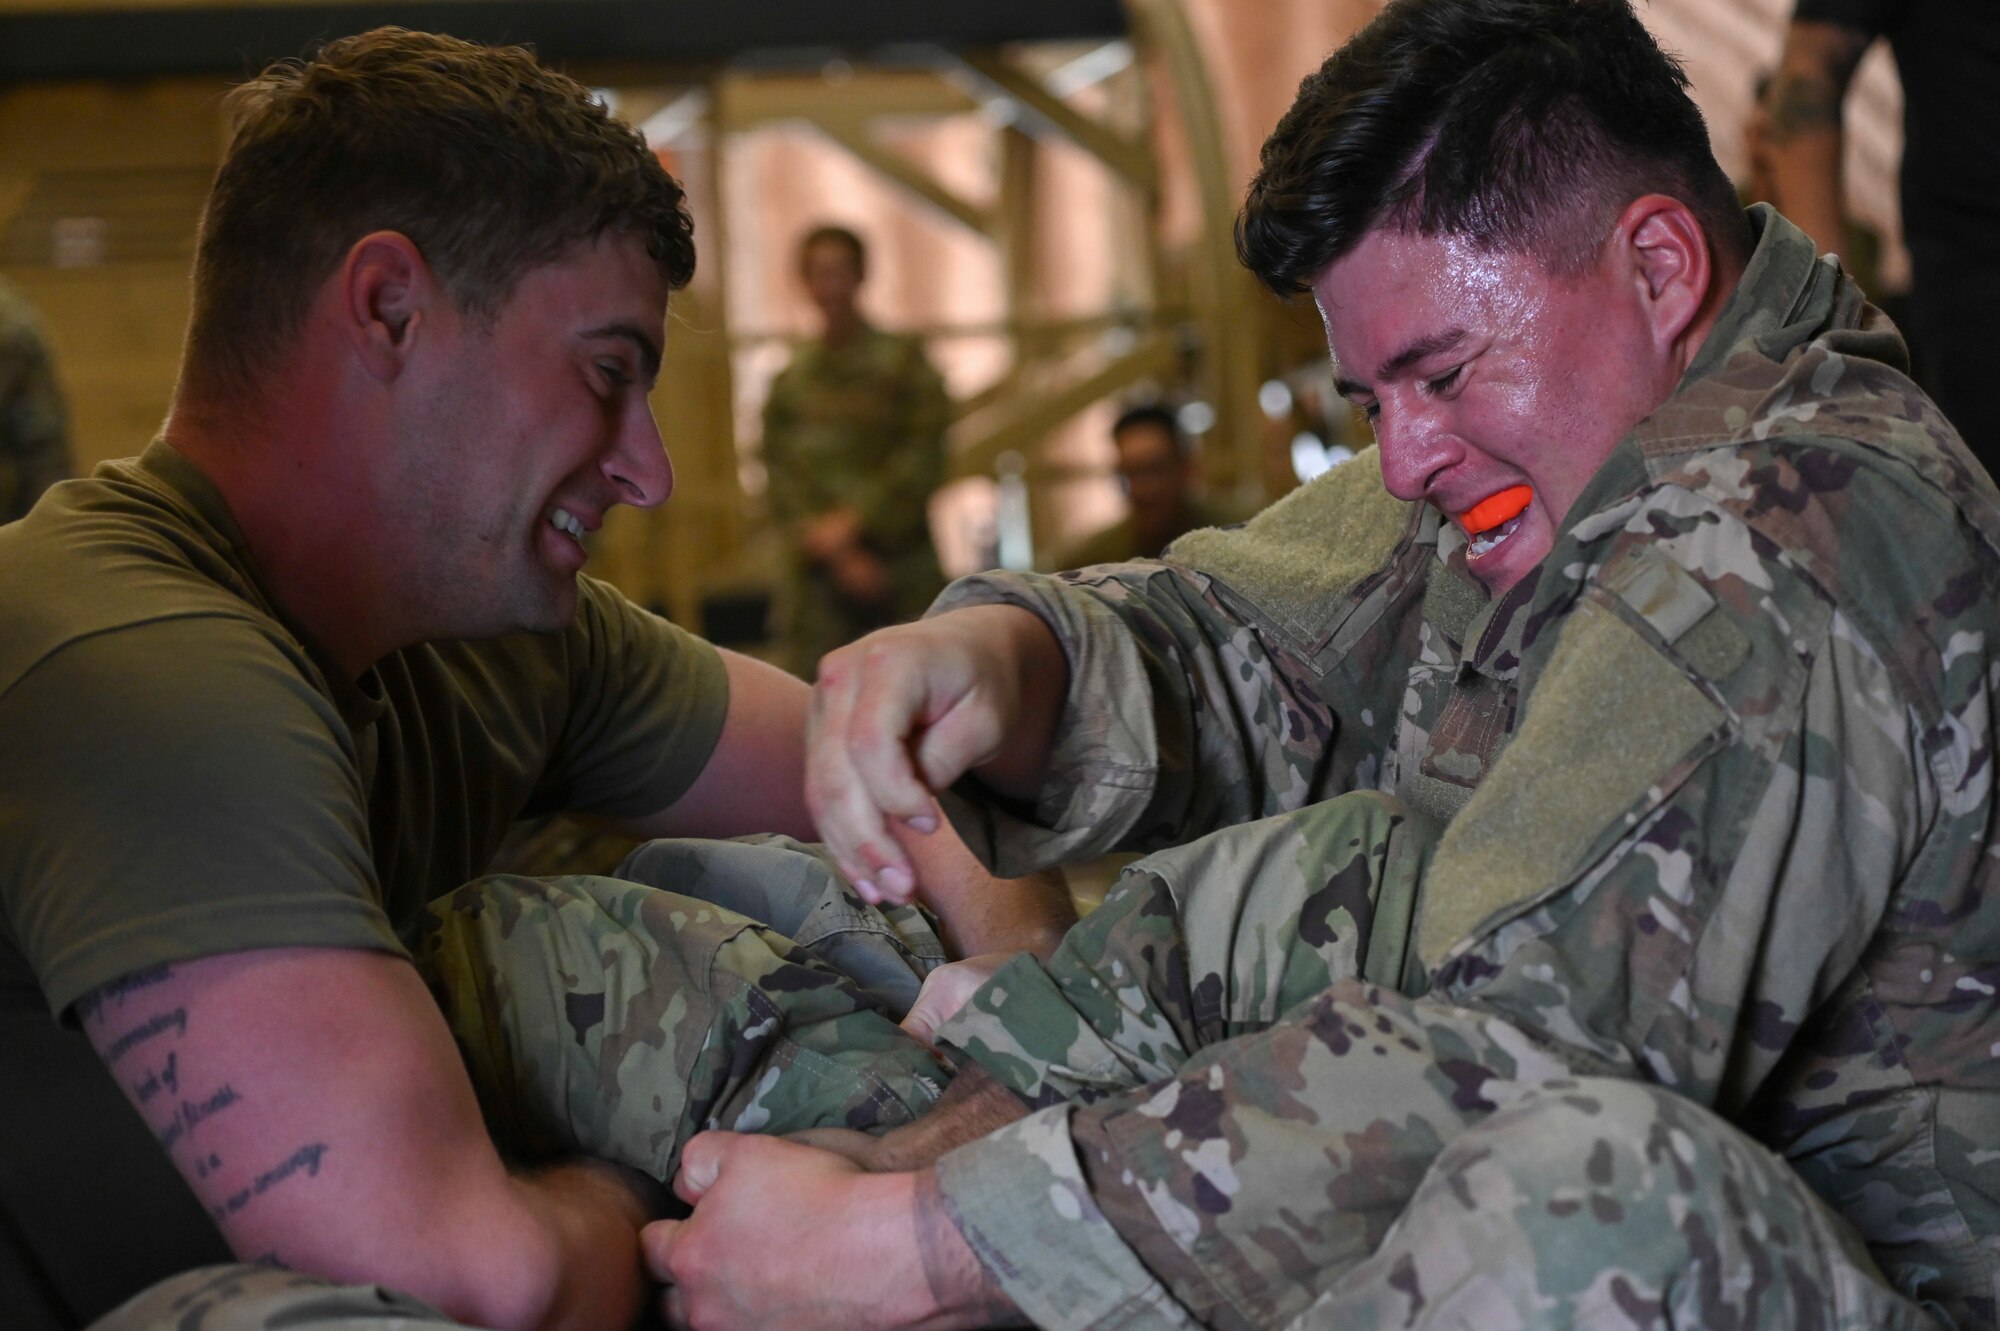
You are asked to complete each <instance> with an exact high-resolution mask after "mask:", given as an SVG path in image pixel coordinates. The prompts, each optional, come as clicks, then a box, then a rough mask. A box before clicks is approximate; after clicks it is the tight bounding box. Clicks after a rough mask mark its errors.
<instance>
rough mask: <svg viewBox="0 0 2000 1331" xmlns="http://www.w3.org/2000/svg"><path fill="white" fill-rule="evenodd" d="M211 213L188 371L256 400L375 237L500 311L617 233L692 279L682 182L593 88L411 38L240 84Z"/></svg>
mask: <svg viewBox="0 0 2000 1331" xmlns="http://www.w3.org/2000/svg"><path fill="white" fill-rule="evenodd" d="M228 110H229V114H230V120H231V124H232V127H233V133H232V136H231V139H230V144H229V149H228V152H227V154H226V155H225V157H224V159H223V163H222V168H221V170H220V171H218V172H217V173H216V177H215V183H214V185H213V186H212V187H211V189H210V191H209V196H208V204H207V207H206V208H205V209H204V211H203V214H202V222H201V232H200V236H199V239H198V242H197V247H196V253H195V267H194V314H193V318H192V320H191V321H190V323H189V327H188V354H187V367H186V373H187V375H188V377H189V378H190V379H191V380H192V381H194V382H195V383H197V384H198V385H199V386H201V387H202V388H204V389H206V390H209V391H214V392H219V393H222V394H225V395H230V394H234V393H236V392H249V393H252V394H254V392H255V388H256V380H257V374H258V371H259V370H260V369H261V368H262V366H263V363H264V361H265V359H266V357H268V355H269V354H270V352H271V351H272V349H274V348H278V347H282V346H283V345H284V344H285V343H287V342H289V341H290V340H291V339H292V338H293V337H294V336H295V335H296V334H297V332H298V330H299V327H300V326H301V324H302V323H303V321H304V319H305V313H306V309H307V307H308V306H309V305H310V304H311V301H312V298H313V294H314V292H315V291H317V290H318V288H319V286H320V284H321V283H322V282H323V281H325V280H326V278H327V276H328V275H329V274H330V273H332V272H333V270H334V269H335V267H336V266H337V265H338V264H339V263H340V262H341V260H342V258H343V256H344V255H345V254H346V253H347V250H348V248H349V247H350V246H351V245H353V243H354V242H355V241H357V240H359V239H360V238H361V237H362V236H365V235H367V234H368V233H370V232H372V231H383V230H386V231H398V232H401V233H402V234H403V235H405V236H408V237H409V238H410V240H411V241H412V242H414V243H415V244H416V246H417V248H418V249H419V250H420V251H422V253H423V256H424V259H425V261H426V262H428V263H429V264H430V265H431V267H432V268H433V269H434V270H435V271H436V272H437V274H438V277H439V279H440V280H441V281H442V282H443V284H444V286H445V289H446V290H447V291H448V292H449V293H450V295H451V298H452V299H453V300H454V301H455V302H456V303H457V304H458V305H459V307H460V308H462V309H464V310H466V311H468V312H469V313H471V314H472V315H474V316H475V317H477V318H490V317H491V316H493V315H494V314H497V313H498V311H499V309H500V307H501V306H502V305H503V304H504V303H505V302H506V299H507V297H508V296H509V295H510V294H511V293H512V291H513V289H514V286H515V284H516V283H517V282H518V281H519V280H520V278H521V277H522V276H523V275H524V274H525V273H526V272H527V271H528V270H529V269H531V268H534V267H536V266H537V265H540V264H543V263H546V262H549V261H551V260H553V259H555V258H557V257H558V256H560V255H561V254H562V253H563V252H564V251H566V250H568V249H570V248H571V247H572V246H575V245H577V244H580V243H584V242H588V241H592V240H595V239H596V238H597V237H599V236H600V235H602V234H604V233H605V232H608V231H610V232H621V233H626V234H630V235H633V236H636V237H638V238H639V239H641V240H643V241H644V242H645V244H646V248H647V250H648V252H649V253H651V254H652V256H653V258H654V259H655V260H656V261H658V263H659V265H660V272H661V274H662V276H664V277H665V279H666V281H667V284H668V286H669V287H671V288H674V289H678V288H680V287H683V286H686V285H687V283H688V281H689V279H690V278H692V277H693V275H694V226H693V223H692V221H691V220H690V219H689V217H688V211H687V204H686V201H685V199H684V197H683V195H682V193H681V188H680V186H679V185H678V184H676V183H675V182H674V179H673V177H672V176H670V175H668V174H667V171H666V169H665V168H664V167H662V166H661V165H660V160H659V158H657V157H655V156H654V155H653V153H652V152H651V151H650V150H649V149H648V148H647V147H646V144H645V140H643V139H642V138H640V137H639V134H638V133H637V132H636V131H635V130H633V129H632V128H631V127H630V126H629V125H626V124H624V123H623V122H622V121H618V120H615V119H613V118H612V117H611V116H610V115H609V114H608V113H607V112H606V111H605V109H604V107H603V105H602V104H601V103H600V102H598V101H597V100H596V99H595V98H594V97H593V96H592V95H591V92H590V90H589V89H588V88H586V87H584V86H583V85H582V84H580V83H578V82H576V81H575V80H574V79H571V78H568V77H565V76H564V75H561V74H558V73H555V72H554V71H552V70H548V69H544V68H543V67H542V66H540V65H538V64H537V63H536V62H535V57H534V55H533V53H532V52H529V51H527V50H525V49H523V48H521V47H488V46H479V45H476V44H474V43H471V42H465V41H460V40H458V39H457V38H455V37H443V36H437V35H433V34H430V33H421V32H410V31H407V30H405V29H402V28H377V29H376V30H374V31H373V32H367V33H363V34H361V35H359V36H356V37H345V38H341V39H340V40H338V41H333V42H329V43H327V45H326V46H325V47H323V48H322V49H321V50H320V52H319V54H318V55H317V56H315V57H314V58H313V59H311V60H309V61H285V62H281V63H279V64H276V65H273V66H271V67H270V68H269V69H267V70H265V71H264V72H263V73H262V74H261V75H259V76H258V77H257V78H255V79H253V80H251V81H250V82H248V83H246V84H243V85H242V86H241V87H238V88H236V89H234V90H233V91H232V92H231V93H230V95H229V100H228Z"/></svg>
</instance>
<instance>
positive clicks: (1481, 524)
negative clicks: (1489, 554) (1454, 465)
mask: <svg viewBox="0 0 2000 1331" xmlns="http://www.w3.org/2000/svg"><path fill="white" fill-rule="evenodd" d="M1534 497H1535V492H1534V490H1533V489H1531V488H1530V487H1528V486H1525V485H1510V486H1508V487H1507V488H1506V489H1504V490H1502V491H1501V492H1500V493H1499V494H1491V495H1488V496H1486V498H1484V499H1482V500H1480V501H1479V502H1478V503H1476V504H1474V505H1473V506H1472V507H1471V508H1468V509H1466V510H1465V512H1463V513H1461V514H1460V515H1459V518H1458V523H1459V525H1460V526H1461V527H1464V528H1465V532H1466V535H1468V536H1478V535H1480V534H1481V533H1483V532H1489V531H1492V530H1493V529H1494V528H1495V527H1498V526H1499V525H1500V524H1501V523H1503V522H1509V521H1511V520H1513V519H1514V518H1518V517H1520V516H1521V514H1523V513H1525V512H1526V511H1527V509H1528V501H1529V500H1531V499H1533V498H1534Z"/></svg>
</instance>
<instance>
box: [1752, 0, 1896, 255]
mask: <svg viewBox="0 0 2000 1331" xmlns="http://www.w3.org/2000/svg"><path fill="white" fill-rule="evenodd" d="M1871 40H1872V39H1871V38H1870V36H1869V34H1867V33H1865V32H1862V31H1860V30H1858V29H1854V28H1847V27H1842V26H1840V25H1837V24H1831V23H1794V24H1793V25H1792V27H1791V29H1790V30H1789V31H1788V32H1787V33H1786V36H1785V49H1784V53H1783V55H1782V56H1781V57H1780V60H1779V65H1778V70H1777V73H1776V74H1775V75H1774V76H1773V78H1772V80H1771V88H1770V92H1769V93H1768V94H1767V99H1766V109H1767V111H1768V113H1769V116H1770V135H1771V173H1772V176H1773V179H1774V181H1775V184H1776V187H1777V194H1778V198H1777V200H1776V202H1777V205H1778V207H1779V208H1780V209H1782V210H1783V211H1784V213H1785V215H1786V216H1787V217H1789V218H1791V219H1792V220H1793V221H1794V222H1796V223H1798V224H1799V226H1800V227H1802V228H1803V229H1804V230H1805V232H1806V234H1808V235H1810V236H1811V237H1812V238H1813V240H1814V241H1815V242H1817V243H1818V244H1819V245H1820V247H1821V248H1823V249H1832V250H1836V251H1837V250H1838V249H1839V248H1840V246H1841V243H1842V237H1843V231H1844V228H1843V217H1844V209H1843V207H1842V203H1841V157H1842V152H1843V143H1844V140H1843V138H1842V134H1841V110H1842V105H1843V103H1844V102H1845V100H1846V97H1847V88H1848V85H1849V83H1850V82H1851V81H1852V80H1853V77H1854V70H1855V66H1856V65H1857V64H1859V63H1860V60H1861V56H1862V53H1863V52H1864V51H1866V50H1867V49H1868V44H1869V42H1870V41H1871ZM1847 257H1849V256H1846V255H1843V256H1842V258H1843V259H1845V258H1847Z"/></svg>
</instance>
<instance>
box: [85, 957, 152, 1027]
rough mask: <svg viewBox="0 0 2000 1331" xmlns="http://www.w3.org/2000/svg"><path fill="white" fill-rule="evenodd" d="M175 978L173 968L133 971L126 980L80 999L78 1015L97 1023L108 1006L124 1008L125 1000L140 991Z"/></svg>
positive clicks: (115, 981) (149, 967) (148, 968)
mask: <svg viewBox="0 0 2000 1331" xmlns="http://www.w3.org/2000/svg"><path fill="white" fill-rule="evenodd" d="M173 977H174V969H173V967H171V966H148V967H147V968H146V969H144V970H137V971H133V972H132V973H131V974H130V975H127V976H126V977H125V978H123V979H121V980H113V981H112V982H111V983H110V984H107V985H105V986H104V987H103V988H101V989H98V990H97V991H95V992H94V993H90V994H86V995H85V996H84V997H82V998H80V999H78V1000H77V1003H76V1014H77V1016H78V1017H79V1018H81V1019H82V1020H84V1021H96V1020H98V1019H99V1017H100V1016H101V1014H102V1013H103V1011H104V1009H105V1008H106V1007H107V1006H109V1007H113V1008H122V1007H124V1006H125V1000H126V999H128V998H130V997H131V996H132V995H133V994H135V993H137V992H138V991H139V990H141V989H148V988H151V987H152V986H153V985H156V984H159V983H160V982H161V981H163V980H171V979H172V978H173Z"/></svg>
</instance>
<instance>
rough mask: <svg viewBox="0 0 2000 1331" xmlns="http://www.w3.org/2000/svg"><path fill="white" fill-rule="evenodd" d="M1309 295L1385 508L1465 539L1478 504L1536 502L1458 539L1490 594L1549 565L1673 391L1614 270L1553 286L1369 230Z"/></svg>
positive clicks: (1482, 257) (1541, 276) (1538, 274)
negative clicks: (1593, 485) (1611, 461)
mask: <svg viewBox="0 0 2000 1331" xmlns="http://www.w3.org/2000/svg"><path fill="white" fill-rule="evenodd" d="M1312 289H1313V296H1314V299H1315V300H1316V301H1317V302H1318V304H1319V310H1320V317H1321V318H1322V319H1323V320H1325V322H1326V333H1327V344H1328V346H1329V347H1330V348H1331V349H1332V352H1333V359H1334V373H1335V378H1336V380H1337V382H1338V384H1339V386H1340V391H1341V393H1342V395H1343V396H1345V397H1346V398H1348V399H1349V400H1350V401H1352V402H1354V403H1355V404H1357V405H1358V406H1360V407H1362V408H1363V409H1364V411H1365V413H1366V414H1367V416H1368V418H1369V420H1370V421H1371V422H1372V423H1373V424H1374V427H1375V439H1376V442H1377V444H1378V446H1379V447H1380V449H1381V456H1382V476H1383V480H1384V481H1385V482H1386V484H1387V485H1388V488H1389V490H1390V492H1391V493H1393V494H1395V495H1396V496H1397V497H1398V498H1402V499H1412V500H1424V501H1427V502H1429V503H1431V504H1434V505H1436V506H1437V507H1438V508H1439V509H1440V510H1441V511H1442V512H1443V513H1444V515H1445V517H1446V518H1448V519H1451V520H1452V521H1454V522H1456V523H1458V524H1459V526H1460V527H1461V529H1464V528H1466V527H1467V526H1468V522H1467V516H1468V515H1469V514H1471V513H1472V512H1473V510H1474V509H1475V507H1476V506H1478V505H1480V504H1481V502H1482V501H1484V500H1487V499H1490V498H1494V497H1496V496H1500V495H1502V494H1503V492H1505V491H1507V490H1509V489H1512V488H1514V487H1517V486H1523V485H1525V486H1528V487H1530V488H1531V489H1532V491H1533V497H1532V498H1531V499H1530V501H1529V503H1528V506H1527V508H1526V509H1525V510H1523V511H1521V512H1520V513H1519V515H1518V516H1516V517H1513V518H1511V519H1508V520H1506V521H1504V522H1502V523H1500V525H1498V526H1497V527H1496V526H1491V525H1489V523H1490V518H1488V517H1485V516H1481V517H1478V518H1475V519H1474V520H1473V524H1472V525H1476V526H1478V527H1480V528H1482V529H1483V530H1480V531H1477V532H1474V531H1468V532H1467V535H1468V536H1470V537H1474V538H1476V539H1474V541H1473V544H1472V546H1471V549H1470V551H1469V553H1470V563H1469V567H1470V568H1471V570H1472V572H1473V574H1474V575H1475V576H1477V577H1478V578H1479V579H1480V581H1482V582H1483V583H1485V584H1486V586H1487V587H1488V588H1489V589H1491V590H1492V591H1493V593H1494V594H1496V595H1498V594H1499V593H1501V592H1503V591H1505V590H1507V589H1508V588H1509V587H1512V586H1513V585H1514V584H1515V583H1516V582H1518V581H1520V579H1521V577H1522V576H1523V575H1524V574H1526V573H1527V572H1528V571H1529V570H1530V569H1532V568H1533V567H1534V566H1535V565H1536V564H1538V563H1540V562H1541V560H1542V559H1543V557H1545V556H1546V555H1547V554H1548V552H1549V550H1550V548H1551V547H1552V546H1553V544H1554V542H1555V534H1556V531H1557V528H1558V526H1559V524H1560V523H1561V520H1562V518H1563V515H1564V514H1565V513H1567V512H1568V510H1569V507H1570V505H1571V504H1572V503H1574V502H1575V500H1576V498H1577V496H1578V495H1580V494H1582V493H1583V489H1584V487H1585V485H1586V484H1587V483H1588V482H1589V480H1590V478H1591V476H1592V475H1593V474H1594V473H1595V472H1596V471H1597V469H1598V468H1599V467H1600V466H1602V465H1603V463H1604V460H1605V459H1606V458H1607V457H1609V456H1610V454H1611V451H1612V449H1613V448H1614V447H1615V446H1616V445H1617V443H1618V441H1619V439H1620V438H1622V437H1623V436H1624V435H1625V433H1626V431H1628V430H1630V429H1631V428H1632V426H1633V425H1635V424H1637V423H1638V422H1639V421H1640V420H1641V419H1642V418H1643V417H1644V416H1645V415H1646V414H1647V413H1648V412H1650V411H1651V410H1652V409H1653V407H1654V406H1655V405H1657V404H1658V402H1659V401H1660V400H1661V399H1662V398H1663V397H1664V395H1665V392H1666V391H1667V390H1668V389H1670V388H1671V386H1672V379H1671V378H1667V379H1666V380H1664V384H1665V387H1662V383H1663V380H1662V377H1661V376H1662V373H1663V371H1662V367H1661V365H1660V363H1659V362H1658V355H1657V350H1656V348H1655V347H1654V344H1653V341H1652V338H1651V329H1650V325H1648V324H1647V323H1646V321H1645V319H1644V318H1643V315H1642V311H1641V307H1640V302H1639V301H1638V299H1637V295H1636V292H1635V290H1634V288H1633V285H1632V283H1631V282H1630V281H1629V280H1626V279H1621V276H1620V270H1619V269H1618V268H1617V266H1616V265H1615V264H1614V263H1611V262H1600V263H1598V264H1597V265H1595V266H1593V267H1591V268H1590V269H1587V270H1586V271H1585V272H1583V273H1582V274H1580V275H1578V276H1576V277H1574V278H1558V277H1552V276H1551V275H1550V274H1549V273H1547V272H1546V271H1545V270H1544V269H1543V267H1542V265H1541V263H1540V262H1539V261H1538V260H1537V259H1535V258H1533V257H1532V256H1530V255H1525V254H1509V253H1496V252H1493V251H1488V250H1482V249H1480V248H1478V247H1477V246H1475V245H1473V244H1472V243H1471V242H1469V241H1467V240H1465V239H1463V238H1461V237H1453V236H1442V237H1427V236H1418V235H1405V234H1402V233H1399V232H1395V231H1391V230H1387V229H1378V230H1376V231H1373V232H1371V233H1370V234H1369V235H1368V236H1367V237H1366V238H1365V239H1364V240H1363V241H1362V242H1361V243H1360V244H1359V245H1357V246H1356V247H1355V248H1354V249H1353V250H1352V251H1350V252H1349V253H1348V254H1347V255H1346V256H1345V257H1343V258H1342V259H1341V260H1340V261H1339V262H1337V263H1334V264H1333V265H1331V266H1330V267H1328V268H1327V269H1326V271H1325V272H1323V273H1321V274H1320V276H1319V278H1318V280H1317V281H1315V282H1314V283H1313V288H1312ZM1508 507H1509V505H1507V504H1505V502H1504V501H1499V502H1496V504H1495V505H1492V506H1489V508H1488V509H1487V510H1486V512H1488V513H1490V512H1492V511H1493V510H1494V509H1498V510H1499V511H1501V512H1504V511H1506V509H1507V508H1508Z"/></svg>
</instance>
